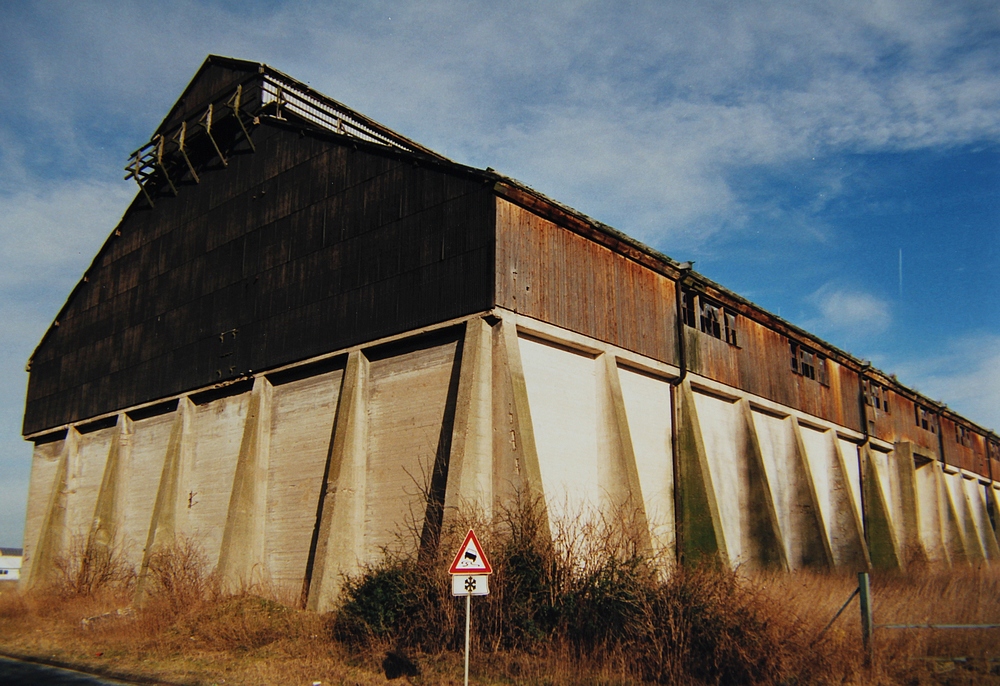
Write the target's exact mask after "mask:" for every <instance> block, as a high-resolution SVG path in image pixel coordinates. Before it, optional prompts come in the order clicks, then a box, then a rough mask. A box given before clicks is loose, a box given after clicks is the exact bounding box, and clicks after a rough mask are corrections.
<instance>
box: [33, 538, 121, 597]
mask: <svg viewBox="0 0 1000 686" xmlns="http://www.w3.org/2000/svg"><path fill="white" fill-rule="evenodd" d="M52 567H53V572H54V573H53V575H52V576H50V586H51V590H53V591H54V592H55V593H56V594H57V595H60V596H78V597H94V596H95V595H97V594H99V593H110V594H112V595H115V596H119V597H128V596H129V595H131V593H132V591H133V589H134V587H135V580H136V573H135V567H133V566H132V565H131V564H130V563H129V562H128V560H127V557H126V555H125V552H124V550H123V548H122V546H121V544H119V543H118V542H116V541H114V540H112V541H111V542H109V543H108V544H107V545H96V544H94V543H92V542H88V540H87V538H86V537H84V536H75V537H73V539H72V540H71V541H70V545H69V548H68V550H67V551H66V552H65V553H64V554H62V555H58V556H56V557H55V559H54V560H53V563H52Z"/></svg>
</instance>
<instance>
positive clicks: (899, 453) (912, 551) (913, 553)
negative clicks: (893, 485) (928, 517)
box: [892, 441, 927, 565]
mask: <svg viewBox="0 0 1000 686" xmlns="http://www.w3.org/2000/svg"><path fill="white" fill-rule="evenodd" d="M892 452H893V461H894V462H895V467H896V475H897V477H898V478H899V499H900V503H899V505H900V507H899V511H900V512H901V513H902V515H903V521H902V522H900V525H901V528H902V530H903V531H902V534H903V535H902V537H901V539H902V540H900V541H899V543H900V554H901V557H902V561H903V564H904V565H905V564H908V563H910V562H924V561H926V560H927V551H926V550H925V549H924V544H923V541H921V540H920V499H919V498H918V497H917V469H916V466H915V465H914V463H913V445H912V444H911V443H909V442H906V441H901V442H898V443H896V444H895V446H894V449H893V451H892Z"/></svg>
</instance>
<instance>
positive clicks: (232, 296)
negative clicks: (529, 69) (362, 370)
mask: <svg viewBox="0 0 1000 686" xmlns="http://www.w3.org/2000/svg"><path fill="white" fill-rule="evenodd" d="M254 140H255V143H256V146H257V152H256V153H247V154H239V155H233V156H231V157H230V159H229V166H228V168H225V169H222V168H219V169H216V170H215V171H208V172H204V173H203V174H202V175H201V183H199V184H193V185H186V186H183V187H181V188H180V189H179V194H178V196H177V197H170V196H169V195H168V196H167V197H158V198H157V199H156V206H155V208H149V207H148V205H147V204H146V202H145V200H144V199H143V197H142V196H140V197H138V198H137V199H136V201H135V202H134V203H133V205H132V206H131V208H130V209H129V211H128V212H127V213H126V215H125V217H124V219H123V220H122V222H121V224H120V225H119V226H118V228H117V229H116V231H115V232H114V234H113V235H112V236H111V238H110V239H109V240H108V242H107V243H106V244H105V246H104V247H103V249H102V250H101V252H100V254H99V255H98V256H97V258H96V259H95V261H94V263H93V266H92V267H91V268H90V269H89V270H88V272H87V276H86V278H85V282H84V283H81V284H80V286H79V287H78V288H77V290H76V291H75V292H74V294H73V296H72V297H71V298H70V300H69V302H68V303H67V305H66V306H65V307H64V309H63V311H62V313H61V314H60V315H59V319H58V326H54V327H53V328H52V329H51V330H50V333H49V334H48V335H47V337H46V338H45V340H44V342H43V343H42V344H41V345H40V346H39V348H38V350H37V351H36V353H35V355H34V357H33V359H32V363H31V376H30V381H29V386H28V400H27V410H26V414H25V422H24V431H25V433H26V434H31V433H35V432H38V431H43V430H45V429H47V428H49V427H53V426H58V425H61V424H66V423H69V422H73V421H78V420H81V419H85V418H87V417H92V416H95V415H99V414H102V413H106V412H110V411H114V410H116V409H120V408H125V407H130V406H133V405H136V404H139V403H143V402H148V401H150V400H155V399H157V398H161V397H168V396H171V395H175V394H177V393H180V392H184V391H188V390H192V389H195V388H200V387H203V386H206V385H210V384H215V383H219V382H222V381H227V380H231V379H235V378H239V377H241V376H243V375H245V374H247V373H248V372H250V371H251V370H261V369H268V368H272V367H275V366H279V365H282V364H286V363H289V362H293V361H295V360H300V359H305V358H308V357H312V356H316V355H320V354H323V353H325V352H329V351H331V350H336V349H338V348H342V347H345V346H349V345H352V344H354V343H360V342H363V341H367V340H373V339H377V338H380V337H384V336H388V335H391V334H395V333H400V332H403V331H408V330H411V329H415V328H419V327H421V326H424V325H427V324H432V323H435V322H438V321H442V320H448V319H451V318H454V317H458V316H461V315H464V314H469V313H472V312H476V311H481V310H486V309H489V308H490V306H491V302H492V293H493V267H492V265H493V217H494V211H493V195H492V191H491V186H490V185H488V184H485V183H484V182H483V180H482V179H480V178H474V177H471V176H469V175H463V174H459V173H455V172H454V171H443V170H441V169H436V168H431V167H427V166H415V165H414V160H413V159H403V158H401V157H400V156H399V155H398V154H395V153H393V152H391V151H383V150H379V149H377V148H376V147H375V146H364V145H360V146H355V145H353V144H348V143H347V142H346V141H336V140H331V139H324V138H323V137H319V136H310V135H306V136H303V135H301V134H300V132H299V131H296V130H292V129H291V127H286V126H281V125H279V124H277V123H274V124H269V123H265V124H263V125H261V126H260V127H259V129H258V130H257V131H256V132H255V133H254ZM355 147H357V149H355Z"/></svg>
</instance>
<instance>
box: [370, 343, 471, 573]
mask: <svg viewBox="0 0 1000 686" xmlns="http://www.w3.org/2000/svg"><path fill="white" fill-rule="evenodd" d="M459 350H460V342H459V341H456V340H453V341H448V342H446V343H440V344H438V345H434V346H432V347H427V348H422V349H417V350H402V351H399V352H391V353H389V354H388V356H386V357H383V358H381V359H373V360H372V361H371V365H370V368H369V369H370V396H369V403H368V467H367V473H366V483H365V545H364V549H365V550H366V551H368V554H369V555H370V556H371V559H369V560H366V562H374V561H375V559H376V558H377V557H378V556H379V555H380V554H381V553H380V551H381V550H382V549H383V548H384V547H389V548H391V549H394V550H398V547H399V546H403V547H404V548H406V547H409V546H413V545H414V544H415V543H416V542H417V541H418V540H419V537H420V534H421V531H422V528H423V525H424V516H425V513H426V508H427V499H426V494H428V493H430V492H431V491H432V486H433V483H432V477H433V475H434V468H435V461H438V462H439V464H442V465H446V464H447V462H446V461H447V456H448V451H449V449H450V445H451V431H452V424H453V422H454V416H455V397H456V395H457V393H458V371H459V366H460V362H461V361H460V353H459ZM445 469H447V467H446V466H445ZM445 473H446V472H445ZM440 486H441V487H443V483H442V484H440ZM440 496H441V497H443V490H442V492H441V493H440ZM412 550H413V548H410V549H409V551H410V552H412Z"/></svg>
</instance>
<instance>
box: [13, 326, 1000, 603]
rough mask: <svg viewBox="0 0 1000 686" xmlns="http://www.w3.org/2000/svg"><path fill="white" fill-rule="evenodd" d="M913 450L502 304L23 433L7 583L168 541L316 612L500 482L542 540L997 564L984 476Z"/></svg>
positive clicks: (866, 561) (791, 558)
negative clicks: (19, 500)
mask: <svg viewBox="0 0 1000 686" xmlns="http://www.w3.org/2000/svg"><path fill="white" fill-rule="evenodd" d="M923 452H926V451H922V449H916V448H914V447H913V446H911V445H910V444H898V445H895V446H893V445H887V444H882V443H879V442H876V441H868V440H866V437H865V436H863V435H860V434H858V433H856V432H853V431H851V430H849V429H846V428H845V427H842V426H838V425H835V424H831V423H829V422H826V421H823V420H820V419H817V418H816V417H811V416H808V415H805V414H803V413H801V412H797V411H795V410H793V409H791V408H788V407H784V406H780V405H777V404H775V403H773V402H770V401H767V400H764V399H762V398H759V397H755V396H752V395H749V394H747V393H745V392H742V391H740V390H738V389H734V388H731V387H727V386H723V385H721V384H718V383H716V382H713V381H710V380H708V379H705V378H700V377H698V376H696V375H693V374H687V375H683V378H682V375H681V372H680V370H679V369H677V368H675V367H671V366H669V365H665V364H662V363H659V362H656V361H654V360H651V359H649V358H644V357H642V356H639V355H636V354H634V353H630V352H628V351H625V350H621V349H618V348H615V347H614V346H610V345H607V344H604V343H601V342H599V341H595V340H593V339H590V338H587V337H584V336H581V335H579V334H575V333H573V332H570V331H567V330H565V329H560V328H557V327H554V326H551V325H548V324H544V323H542V322H538V321H535V320H531V319H528V318H525V317H521V316H518V315H515V314H513V313H509V312H507V311H505V310H495V311H493V312H491V313H487V314H484V315H482V316H475V317H472V318H468V319H463V320H461V321H456V322H450V323H447V324H446V325H442V326H440V327H437V328H433V330H427V331H419V332H412V333H411V334H407V335H403V336H397V337H394V338H393V339H391V340H385V341H376V342H373V343H372V344H370V345H366V346H361V347H359V348H354V349H351V350H346V351H343V352H341V353H338V354H335V355H331V356H327V357H325V358H323V359H319V360H311V361H308V363H303V364H301V365H297V366H295V365H293V366H291V367H288V368H283V369H279V370H274V371H271V372H266V373H263V374H259V375H257V376H256V377H254V378H253V379H250V380H248V381H247V382H244V383H243V384H240V385H236V386H231V387H229V388H228V389H227V388H220V389H206V390H205V391H201V392H199V393H195V394H188V395H184V396H181V397H179V398H176V399H172V400H171V401H170V402H168V403H166V404H161V405H159V406H154V407H140V408H125V409H123V410H122V411H121V412H120V413H119V414H118V415H116V416H115V415H113V416H110V417H108V418H105V419H104V420H103V421H101V422H100V423H95V422H91V423H90V424H89V425H87V426H83V427H78V426H70V427H68V428H67V432H66V435H65V437H63V438H60V439H59V440H49V441H47V442H40V443H38V444H37V445H36V447H35V452H34V457H33V463H32V477H31V487H30V493H29V501H28V513H27V523H26V528H25V555H24V565H23V570H22V583H24V584H27V585H32V584H37V583H40V582H43V581H44V580H45V579H46V577H47V576H49V575H50V574H52V573H53V568H54V565H55V563H56V561H57V560H58V558H59V557H60V556H64V555H67V554H69V553H70V552H71V551H72V550H73V549H74V546H76V549H77V550H93V549H94V546H115V547H116V549H118V550H120V551H121V553H122V554H123V555H125V556H126V558H127V559H128V560H129V561H130V562H131V563H132V564H134V565H135V566H136V567H137V569H139V571H140V593H141V592H142V591H143V587H144V584H145V583H146V579H145V574H146V570H147V568H148V565H149V561H150V557H151V555H153V554H154V553H155V551H156V550H157V549H159V548H161V547H162V546H167V545H170V544H172V543H173V542H175V541H177V540H178V539H179V538H180V537H183V538H186V539H191V540H193V541H195V542H197V543H198V545H199V546H200V547H201V548H202V549H203V551H204V552H205V554H206V555H207V557H208V559H209V561H210V564H211V565H212V566H213V567H214V568H216V569H217V571H218V573H219V574H220V575H221V577H222V578H223V580H224V581H225V582H226V583H227V584H230V585H231V586H238V585H240V584H247V583H265V584H267V585H269V586H270V587H271V588H272V589H273V590H274V591H276V592H279V593H282V594H284V595H285V596H286V597H288V598H291V599H293V600H301V602H303V603H304V604H305V605H306V606H307V607H309V608H311V609H314V610H319V611H323V610H327V609H329V608H330V607H332V605H333V604H334V602H335V600H336V597H337V594H338V592H339V589H340V586H341V584H342V582H343V579H344V576H345V575H346V574H351V573H355V572H357V571H358V570H360V569H361V568H363V566H364V565H366V564H368V563H371V562H374V561H375V560H376V559H378V557H379V556H380V555H381V554H382V551H383V550H385V549H391V550H398V551H401V552H407V551H409V552H415V551H417V550H431V549H433V548H434V547H435V546H436V545H437V536H438V534H439V532H440V530H441V527H442V526H443V525H445V524H446V523H447V522H448V521H450V519H451V518H454V517H456V516H458V514H459V513H460V512H462V511H466V512H472V511H475V512H476V513H478V514H480V515H484V516H487V517H488V516H490V515H491V514H492V513H494V512H495V511H496V509H497V508H498V507H502V506H504V505H506V504H509V503H510V502H511V501H512V500H513V499H514V498H515V497H528V498H532V499H534V500H536V501H537V502H539V503H540V504H541V505H543V506H544V508H545V510H546V523H547V524H548V527H549V533H550V534H552V533H554V532H556V530H557V528H558V527H562V526H564V525H565V524H566V523H567V522H574V523H577V524H579V523H582V522H585V521H587V520H595V519H596V518H603V519H604V521H606V522H609V521H610V522H616V521H620V522H623V523H624V522H626V521H627V522H628V523H629V525H630V526H636V525H637V528H636V535H637V536H638V538H639V542H640V544H641V545H643V546H644V547H646V548H647V549H648V550H649V551H650V552H653V553H655V554H657V555H658V556H659V559H662V560H663V561H664V565H665V566H666V567H669V566H670V565H671V564H673V562H674V561H675V560H681V561H684V562H693V561H695V560H697V559H701V558H703V557H706V556H707V557H719V558H721V559H722V560H723V561H724V562H725V563H727V564H730V565H743V566H746V567H748V568H773V569H799V568H802V567H813V568H820V569H827V568H842V569H849V570H852V571H854V570H858V569H866V568H869V567H871V566H882V567H905V566H906V565H908V564H912V563H914V562H916V561H920V562H927V563H940V564H984V563H985V564H988V563H994V562H996V561H997V560H1000V551H998V547H997V535H996V529H995V526H996V523H995V521H994V519H995V516H996V515H995V509H994V508H995V503H996V500H997V495H998V493H1000V484H991V483H984V482H983V481H982V480H981V479H980V478H973V477H972V475H970V474H965V473H962V472H958V471H956V470H954V469H953V468H950V467H948V468H945V467H944V466H943V465H942V463H941V462H940V461H939V460H938V459H937V456H936V455H927V454H922V453H923ZM991 512H993V514H992V515H991Z"/></svg>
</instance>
